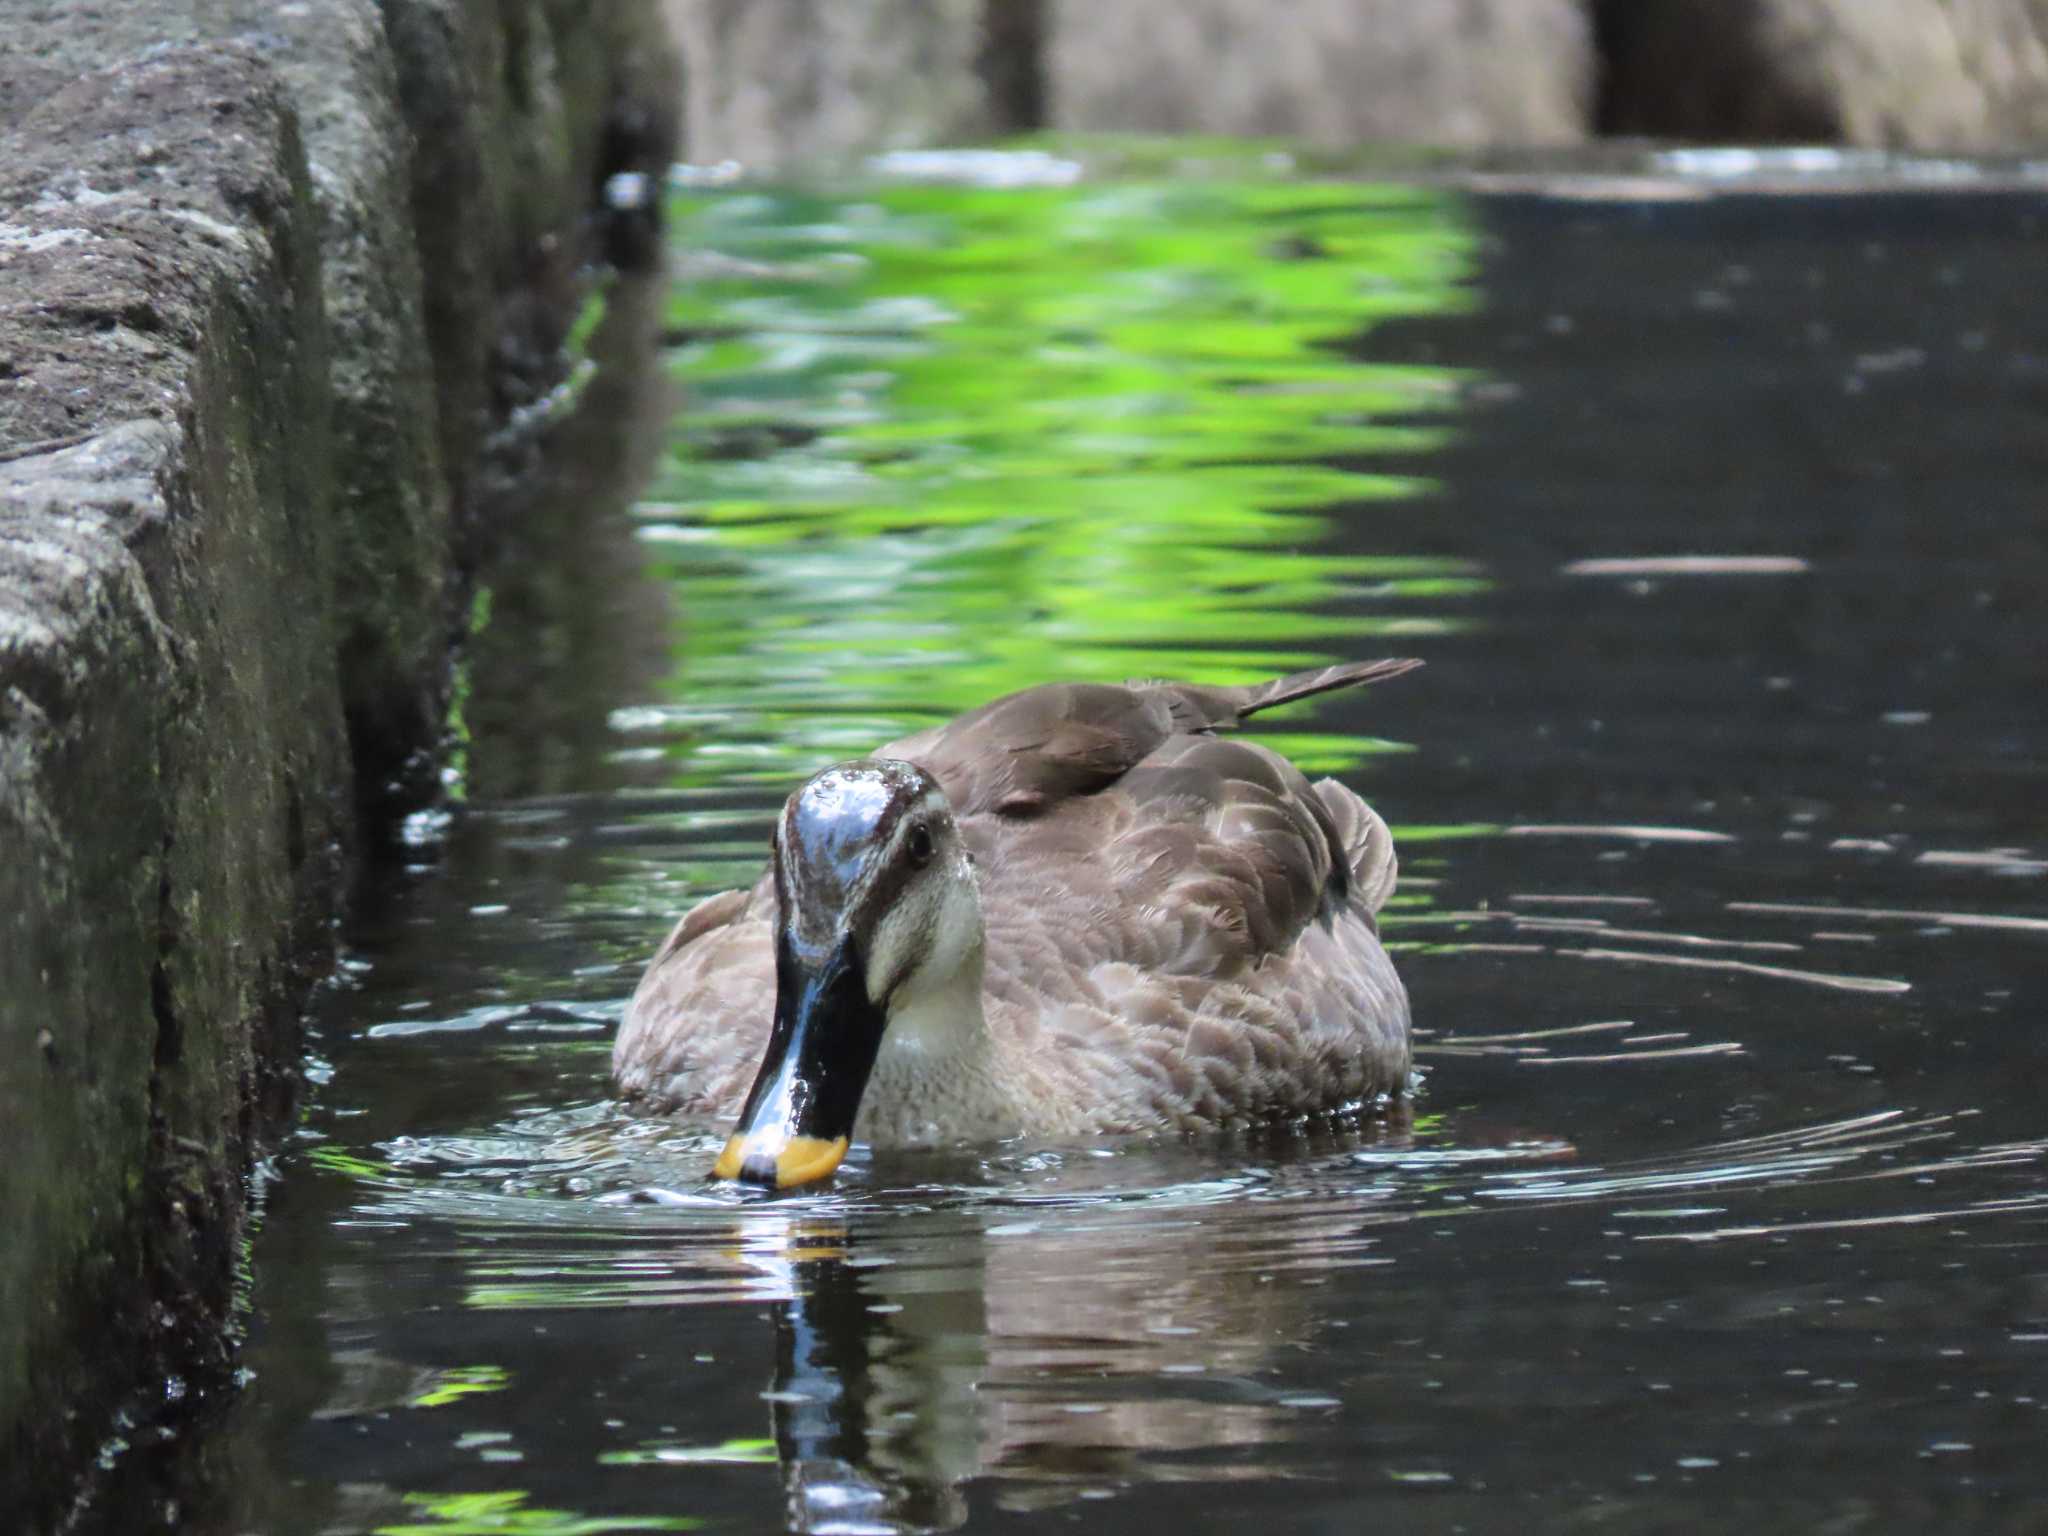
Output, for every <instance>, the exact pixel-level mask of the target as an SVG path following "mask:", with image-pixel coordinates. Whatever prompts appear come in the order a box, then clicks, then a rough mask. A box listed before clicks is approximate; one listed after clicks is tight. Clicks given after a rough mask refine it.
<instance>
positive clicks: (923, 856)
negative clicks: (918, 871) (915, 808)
mask: <svg viewBox="0 0 2048 1536" xmlns="http://www.w3.org/2000/svg"><path fill="white" fill-rule="evenodd" d="M903 851H904V852H905V853H907V854H909V855H910V862H911V863H913V864H918V865H924V864H929V863H931V861H932V829H931V828H930V827H928V826H926V825H925V824H924V823H923V822H921V821H913V822H912V823H911V824H910V830H909V832H907V833H905V834H904V837H903Z"/></svg>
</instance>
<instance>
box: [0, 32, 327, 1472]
mask: <svg viewBox="0 0 2048 1536" xmlns="http://www.w3.org/2000/svg"><path fill="white" fill-rule="evenodd" d="M0 167H4V169H0V239H4V241H5V245H6V260H5V264H4V265H0V376H4V378H5V383H4V385H0V445H5V446H4V447H0V453H5V454H7V455H8V456H9V457H8V459H7V461H6V462H0V850H4V851H0V1167H4V1168H5V1169H6V1170H7V1176H6V1178H4V1179H0V1232H4V1233H5V1234H6V1241H5V1243H4V1244H0V1434H4V1437H5V1438H4V1439H0V1445H5V1447H6V1449H7V1451H8V1453H9V1454H8V1456H7V1458H6V1460H7V1465H8V1467H9V1468H20V1469H23V1470H27V1469H28V1468H30V1466H31V1465H32V1461H31V1452H32V1451H33V1450H35V1449H37V1448H40V1447H43V1446H47V1445H48V1444H50V1443H52V1442H57V1443H61V1442H62V1441H64V1440H65V1439H66V1438H69V1436H68V1435H67V1433H66V1432H67V1430H69V1429H73V1428H80V1429H82V1428H86V1427H90V1428H92V1429H97V1427H98V1425H97V1422H96V1421H94V1420H93V1419H92V1418H91V1417H90V1416H86V1417H82V1418H81V1419H80V1420H78V1421H77V1422H76V1424H75V1425H67V1424H66V1423H65V1422H64V1420H63V1418H62V1417H61V1410H63V1409H64V1408H66V1407H68V1406H72V1405H77V1404H81V1403H85V1402H88V1401H89V1400H90V1393H89V1391H88V1389H89V1388H91V1387H92V1386H94V1385H96V1384H98V1383H100V1382H103V1381H104V1380H105V1377H106V1374H107V1360H106V1358H105V1355H106V1352H107V1350H108V1348H109V1346H110V1345H112V1346H114V1347H115V1348H117V1349H120V1350H122V1351H127V1352H132V1353H133V1357H134V1359H136V1360H142V1359H150V1358H155V1357H156V1351H155V1349H154V1347H153V1346H156V1345H159V1344H162V1343H164V1342H166V1341H165V1340H164V1338H163V1335H164V1333H165V1332H166V1331H167V1329H168V1328H170V1327H171V1326H173V1319H175V1320H177V1321H182V1320H183V1319H184V1317H185V1316H187V1315H189V1312H190V1308H191V1306H192V1304H194V1303H199V1304H203V1305H205V1306H208V1307H210V1308H211V1309H213V1310H215V1311H221V1310H224V1308H225V1304H226V1301H227V1289H228V1286H229V1284H230V1282H231V1278H232V1265H231V1258H232V1255H233V1252H234V1244H235V1240H236V1238H237V1236H238V1234H239V1218H240V1201H239V1199H238V1198H237V1194H236V1189H235V1186H236V1184H237V1182H238V1177H239V1170H240V1169H241V1168H242V1167H243V1166H245V1163H246V1157H247V1153H248V1136H249V1131H250V1127H251V1124H252V1121H253V1118H254V1115H253V1111H254V1109H255V1107H256V1106H257V1104H258V1103H259V1102H260V1100H261V1099H262V1097H263V1091H262V1090H263V1075H264V1073H265V1071H266V1070H268V1069H270V1068H271V1067H272V1066H274V1064H275V1055H274V1053H271V1052H268V1051H266V1049H265V1039H264V1035H265V1032H266V1030H267V1029H269V1028H273V1027H275V1026H277V1025H279V1024H281V1023H288V1022H289V1017H290V1015H289V1001H290V997H289V994H290V988H289V987H288V986H287V984H286V983H287V979H288V978H287V977H286V975H285V966H286V959H285V957H286V956H287V955H288V954H289V952H290V946H289V944H288V943H287V942H286V940H287V938H288V936H289V933H290V930H291V929H292V928H293V927H294V926H295V925H296V924H299V923H303V922H305V921H306V920H308V919H310V918H312V917H314V916H315V915H317V914H318V913H319V912H320V911H321V910H323V909H324V906H325V903H326V902H327V901H329V900H331V899H332V886H333V884H334V878H335V875H336V873H337V869H338V864H337V861H336V859H335V857H334V848H335V845H336V840H337V837H338V835H339V833H340V828H341V805H342V803H343V796H342V795H341V794H340V793H339V792H340V791H341V789H342V787H343V786H344V785H345V784H346V782H347V761H346V755H345V748H344V743H343V734H342V722H341V713H340V709H339V697H340V695H339V689H338V685H337V682H336V671H335V653H336V647H335V643H334V640H335V636H334V624H333V618H332V613H331V608H330V605H329V602H328V589H327V586H326V584H325V583H324V582H322V581H320V580H319V579H317V578H318V573H322V572H325V571H327V570H328V569H329V568H330V566H331V559H332V557H331V530H330V528H329V526H328V519H327V501H328V497H327V482H328V479H329V469H328V465H329V453H328V443H329V430H328V416H327V409H326V405H327V393H326V357H325V337H324V326H323V324H322V320H321V309H320V292H319V281H320V278H319V251H318V244H317V241H316V238H315V236H316V228H317V216H316V214H315V212H314V209H313V206H312V201H311V196H310V191H309V188H308V184H307V180H306V173H305V162H304V157H303V154H302V152H301V149H300V145H299V139H298V131H297V126H296V121H295V119H294V117H293V115H292V113H291V110H290V108H289V106H288V105H287V104H286V102H285V99H284V97H283V95H282V93H281V92H280V91H279V89H278V88H277V86H276V83H275V80H274V76H273V74H272V72H271V70H270V69H269V68H268V67H267V66H266V65H265V64H264V63H263V62H262V60H261V59H260V58H258V57H257V56H256V55H255V54H254V53H253V52H252V51H249V50H241V49H198V50H189V49H172V50H166V51H162V52H159V53H157V54H156V55H154V56H153V57H151V58H150V59H148V60H147V61H145V62H142V63H137V64H130V65H126V66H122V67H119V68H116V69H113V70H110V71H106V72H104V73H99V74H95V75H91V76H88V77H86V78H84V79H82V80H79V81H77V82H76V83H74V84H72V85H69V86H66V87H64V88H63V89H61V90H59V91H57V92H56V93H54V94H52V95H49V96H48V97H47V98H46V99H44V100H43V101H42V102H41V103H40V104H39V105H37V106H35V107H33V108H32V109H30V110H29V111H28V112H27V113H26V114H25V116H24V117H23V118H22V119H20V120H19V122H18V126H17V129H16V131H15V132H14V133H13V134H11V135H9V136H8V137H7V139H6V140H5V141H4V153H0ZM78 437H82V438H83V440H82V441H79V442H77V443H76V444H75V445H74V446H70V447H67V448H61V449H58V450H56V451H52V452H41V453H37V452H26V453H24V452H23V451H22V450H23V449H25V448H32V447H33V446H34V445H35V444H36V443H37V442H38V441H44V442H46V441H47V440H49V439H51V438H78ZM306 573H315V579H314V580H312V581H310V582H309V581H308V580H307V579H306ZM286 593H289V594H291V600H290V601H289V602H286V601H280V595H281V594H286ZM245 945H246V949H245V948H244V947H243V946H245ZM81 1303H85V1306H84V1307H83V1308H82V1307H81ZM123 1303H127V1304H126V1305H124V1304H123ZM166 1306H168V1308H169V1309H170V1310H169V1311H168V1312H167V1311H166V1310H165V1308H166ZM81 1346H89V1348H88V1347H81ZM72 1449H74V1450H76V1449H77V1447H76V1446H75V1445H74V1446H73V1447H72ZM6 1507H9V1508H16V1507H17V1505H16V1504H15V1502H14V1501H13V1500H12V1499H10V1500H7V1501H6Z"/></svg>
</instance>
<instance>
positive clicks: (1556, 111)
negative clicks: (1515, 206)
mask: <svg viewBox="0 0 2048 1536" xmlns="http://www.w3.org/2000/svg"><path fill="white" fill-rule="evenodd" d="M1050 6H1051V9H1050V13H1049V17H1048V21H1047V41H1046V55H1045V90H1046V98H1047V111H1048V114H1049V120H1050V123H1051V126H1053V127H1055V128H1064V129H1077V130H1084V131H1104V130H1113V131H1132V132H1145V133H1220V134H1240V135H1268V134H1270V135H1278V136H1283V137H1289V138H1300V139H1305V140H1307V141H1309V142H1310V143H1314V144H1319V145H1327V146H1344V145H1349V144H1356V143H1360V142H1362V141H1366V140H1374V139H1393V140H1405V141H1410V142H1419V143H1428V144H1443V145H1480V144H1567V143H1573V142H1576V141H1577V140H1579V139H1582V138H1584V137H1585V136H1586V134H1587V131H1588V127H1589V123H1590V119H1591V110H1592V91H1593V50H1592V35H1591V26H1590V23H1589V20H1588V18H1587V16H1586V15H1585V13H1584V8H1583V7H1582V6H1581V5H1579V4H1578V3H1577V0H1462V3H1460V4H1456V5H1445V4H1437V5H1418V4H1415V3H1413V0H1050Z"/></svg>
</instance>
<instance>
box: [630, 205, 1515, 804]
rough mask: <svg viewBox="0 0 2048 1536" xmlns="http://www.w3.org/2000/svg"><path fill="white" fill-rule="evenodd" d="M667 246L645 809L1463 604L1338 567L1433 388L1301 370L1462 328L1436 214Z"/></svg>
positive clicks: (881, 228) (1339, 368) (1357, 565)
mask: <svg viewBox="0 0 2048 1536" xmlns="http://www.w3.org/2000/svg"><path fill="white" fill-rule="evenodd" d="M677 227H678V231H679V235H678V238H679V241H680V249H679V253H678V256H679V261H680V262H681V264H682V276H681V278H680V280H679V282H678V284H677V287H676V290H675V294H674V297H673V300H672V303H671V307H670V314H669V317H668V318H669V322H670V325H671V328H672V332H673V335H674V337H675V339H676V346H675V350H674V351H673V353H672V357H671V361H672V367H673V369H674V371H675V373H676V374H677V376H678V378H679V379H681V380H682V381H683V382H684V384H685V385H686V387H687V390H688V399H687V402H686V404H685V407H684V409H683V411H682V413H681V414H680V415H679V416H678V417H677V419H676V421H675V424H674V428H673V431H674V441H673V452H672V453H671V455H670V456H669V459H668V461H667V463H666V466H665V468H664V470H663V472H662V473H661V474H660V475H659V476H658V478H657V483H656V484H655V485H654V486H653V487H652V488H651V489H650V491H649V493H648V496H647V498H646V500H645V501H644V502H643V503H642V505H641V507H640V509H639V515H640V517H641V519H642V534H643V537H644V538H645V539H646V541H647V543H648V545H649V547H650V548H651V549H652V550H653V551H655V554H654V558H655V560H656V561H657V562H658V563H659V565H660V567H661V572H662V574H663V576H664V577H665V579H666V580H667V581H668V582H670V583H671V584H672V586H673V589H674V591H675V593H676V596H677V598H678V608H679V611H680V614H681V624H680V631H681V633H680V638H679V645H678V648H677V652H676V655H675V664H674V668H673V671H672V672H671V673H670V675H669V677H668V679H667V682H666V685H665V688H664V690H663V691H664V694H665V696H666V698H667V699H668V700H670V701H673V705H672V706H671V707H668V708H664V707H663V706H660V705H657V706H654V707H652V708H650V709H649V710H646V711H636V712H634V713H635V714H636V716H638V717H640V718H639V719H638V720H637V723H636V727H635V728H636V729H640V730H646V731H648V732H649V733H650V735H651V736H652V737H653V738H654V740H656V741H658V742H659V744H660V747H661V750H662V751H663V752H664V753H665V754H666V762H667V766H668V769H669V772H668V775H667V776H668V778H669V781H670V782H672V783H675V784H678V785H708V784H716V783H724V784H733V783H748V782H761V783H775V784H782V783H786V782H788V781H789V780H791V779H792V778H795V777H797V776H800V775H801V774H802V773H804V772H806V771H809V770H810V769H812V768H814V767H816V766H818V765H819V764H821V763H823V762H827V761H830V760H832V759H834V758H837V757H844V756H849V755H854V754H858V753H861V752H865V751H867V750H870V749H871V748H873V747H874V746H875V745H877V744H879V743H880V742H881V741H884V740H886V739H888V738H889V737H890V736H892V735H895V734H898V733H900V732H903V731H906V730H909V729H912V728H915V727H916V726H918V725H920V724H923V723H925V722H927V721H929V720H931V719H934V718H940V717H943V716H946V715H950V714H953V713H955V712H957V711H959V710H962V709H966V708H970V707H972V706H973V705H975V704H978V703H980V702H982V701H983V700H985V699H988V698H990V697H993V696H995V695H997V694H1000V693H1004V692H1007V691H1009V690H1011V689H1015V688H1020V687H1025V686H1028V685H1030V684H1033V683H1037V682H1043V681H1047V680H1050V679H1056V678H1084V679H1104V680H1113V679H1122V678H1127V677H1134V676H1174V677H1184V678H1190V679H1197V680H1201V681H1206V682H1245V681H1252V680H1256V679H1258V678H1263V677H1267V676H1271V675H1273V674H1275V673H1277V672H1281V671H1284V670H1287V669H1289V668H1293V667H1299V666H1306V665H1311V664H1313V663H1316V662H1319V661H1324V660H1329V659H1334V658H1337V657H1341V656H1361V655H1370V654H1376V653H1380V652H1385V651H1389V650H1395V649H1409V648H1412V647H1413V644H1414V641H1413V639H1412V638H1410V637H1414V636H1426V635H1430V634H1438V633H1443V632H1445V631H1447V630H1449V629H1451V628H1453V627H1455V626H1456V625H1457V624H1458V623H1459V622H1460V620H1459V618H1458V616H1457V610H1458V607H1459V605H1460V603H1461V601H1462V600H1463V599H1465V598H1467V597H1469V596H1471V595H1472V594H1474V593H1475V592H1477V591H1480V590H1482V589H1483V588H1484V587H1485V586H1486V581H1485V579H1484V577H1483V574H1482V573H1481V572H1480V571H1478V570H1477V569H1475V568H1473V567H1472V566H1470V565H1469V564H1467V563H1465V562H1461V561H1455V560H1450V559H1429V558H1414V557H1408V558H1402V559H1390V558H1386V557H1383V556H1375V555H1370V554H1361V553H1356V552H1350V551H1347V550H1345V549H1343V548H1340V547H1339V546H1340V545H1341V544H1345V543H1349V544H1351V545H1353V546H1354V547H1355V545H1356V544H1357V542H1358V541H1357V540H1356V539H1355V538H1353V539H1349V540H1346V539H1343V538H1342V537H1341V534H1342V532H1343V530H1342V528H1341V526H1340V525H1342V524H1344V523H1346V522H1349V521H1351V520H1353V519H1369V518H1371V517H1372V516H1373V515H1374V509H1375V508H1376V507H1379V506H1382V505H1385V504H1387V503H1388V502H1391V501H1394V500H1398V499H1403V498H1411V497H1415V496H1418V495H1423V494H1426V493H1427V492H1428V491H1429V490H1430V486H1429V484H1428V483H1427V482H1426V481H1424V480H1420V479H1418V478H1416V477H1414V476H1413V475H1397V474H1392V473H1386V472H1383V471H1381V470H1379V469H1378V468H1375V467H1374V466H1375V465H1376V464H1377V463H1379V462H1382V461H1383V460H1384V456H1387V455H1391V454H1396V453H1398V454H1400V455H1401V456H1402V459H1403V461H1404V462H1406V463H1410V464H1412V463H1413V462H1414V461H1415V460H1416V458H1417V456H1419V455H1424V454H1426V453H1427V452H1429V451H1430V450H1431V449H1432V448H1433V447H1435V446H1436V445H1438V444H1440V443H1441V442H1442V441H1443V439H1444V436H1445V434H1446V433H1447V431H1448V430H1449V427H1448V419H1449V418H1448V412H1449V410H1450V408H1451V406H1452V405H1453V404H1454V402H1455V400H1456V398H1457V392H1458V389H1459V386H1460V384H1461V382H1462V381H1461V377H1460V375H1458V374H1457V373H1456V372H1454V371H1453V370H1450V369H1441V368H1422V367H1397V366H1385V365H1371V364H1365V363H1360V362H1357V361H1354V360H1352V359H1350V358H1348V357H1346V356H1344V355H1342V354H1341V353H1340V352H1339V351H1338V350H1337V349H1336V347H1335V345H1333V344H1334V343H1337V342H1341V341H1343V340H1345V339H1347V338H1349V337H1351V336H1354V335H1356V334H1357V332H1358V331H1359V330H1360V329H1361V328H1362V327H1364V326H1367V325H1369V324H1370V323H1372V322H1374V321H1376V320H1380V319H1385V318H1390V317H1398V316H1411V315H1435V314H1443V313H1446V312H1449V311H1455V310H1458V309H1461V308H1464V307H1466V306H1467V305H1468V304H1469V303H1470V302H1471V291H1470V290H1469V289H1468V288H1467V287H1466V286H1465V282H1466V279H1467V278H1468V276H1469V274H1470V271H1471V269H1472V254H1471V251H1472V237H1471V233H1470V230H1469V229H1468V227H1467V225H1466V223H1465V221H1464V218H1463V216H1462V213H1461V210H1460V206H1459V204H1458V203H1457V201H1456V200H1455V199H1454V198H1453V197H1451V196H1449V195H1447V194H1444V193H1441V192H1437V191H1433V190H1430V189H1426V188H1413V187H1404V188H1385V187H1359V186H1338V185H1330V186H1322V185H1285V184H1266V183H1256V182H1237V183H1228V184H1180V185H1171V186H1167V185H1108V186H1080V187H1064V188H1028V189H1023V190H1017V189H1005V190H988V189H978V188H962V187H929V186H885V187H880V188H875V189H870V190H869V191H867V192H865V193H863V194H862V195H860V196H858V197H839V198H826V197H820V196H816V195H805V194H798V193H789V192H774V193H767V192H744V193H728V194H723V195H718V196H707V197H703V198H697V199H691V200H686V201H685V202H683V203H682V204H681V205H680V207H679V209H678V219H677ZM1310 709H1312V706H1310V707H1309V708H1307V709H1302V710H1299V711H1297V713H1298V714H1306V713H1309V712H1310ZM1284 745H1285V747H1286V749H1287V750H1289V751H1290V752H1292V753H1294V754H1296V755H1297V756H1298V758H1299V759H1300V760H1302V762H1303V766H1304V767H1306V768H1309V769H1310V770H1311V771H1315V772H1342V771H1345V770H1347V769H1350V768H1354V767H1356V766H1357V764H1358V763H1359V762H1360V761H1361V760H1362V759H1364V758H1365V757H1367V756H1369V755H1371V754H1373V753H1376V752H1382V751H1387V750H1397V749H1398V748H1397V746H1396V744H1394V743H1389V742H1384V741H1380V740H1376V739H1373V738H1368V737H1348V738H1339V737H1333V736H1329V735H1312V734H1310V733H1307V732H1296V733H1293V734H1290V735H1288V736H1287V737H1286V738H1285V741H1284Z"/></svg>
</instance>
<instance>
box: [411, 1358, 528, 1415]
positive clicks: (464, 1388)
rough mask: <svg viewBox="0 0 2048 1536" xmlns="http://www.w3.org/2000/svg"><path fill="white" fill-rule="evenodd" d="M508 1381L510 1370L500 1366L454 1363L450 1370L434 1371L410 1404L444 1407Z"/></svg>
mask: <svg viewBox="0 0 2048 1536" xmlns="http://www.w3.org/2000/svg"><path fill="white" fill-rule="evenodd" d="M511 1384H512V1376H511V1373H510V1372H509V1371H507V1370H506V1369H505V1368H504V1367H503V1366H499V1365H458V1366H455V1367H454V1368H452V1369H450V1370H445V1371H436V1372H435V1373H434V1379H433V1382H432V1384H431V1385H429V1386H428V1387H427V1388H426V1389H425V1390H424V1391H422V1392H419V1393H417V1394H415V1395H414V1397H413V1399H412V1406H413V1407H415V1408H445V1407H447V1406H448V1404H450V1403H459V1402H461V1401H462V1400H463V1399H464V1398H465V1397H475V1396H476V1395H477V1394H478V1393H480V1392H502V1391H504V1390H505V1388H506V1387H508V1386H510V1385H511Z"/></svg>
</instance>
